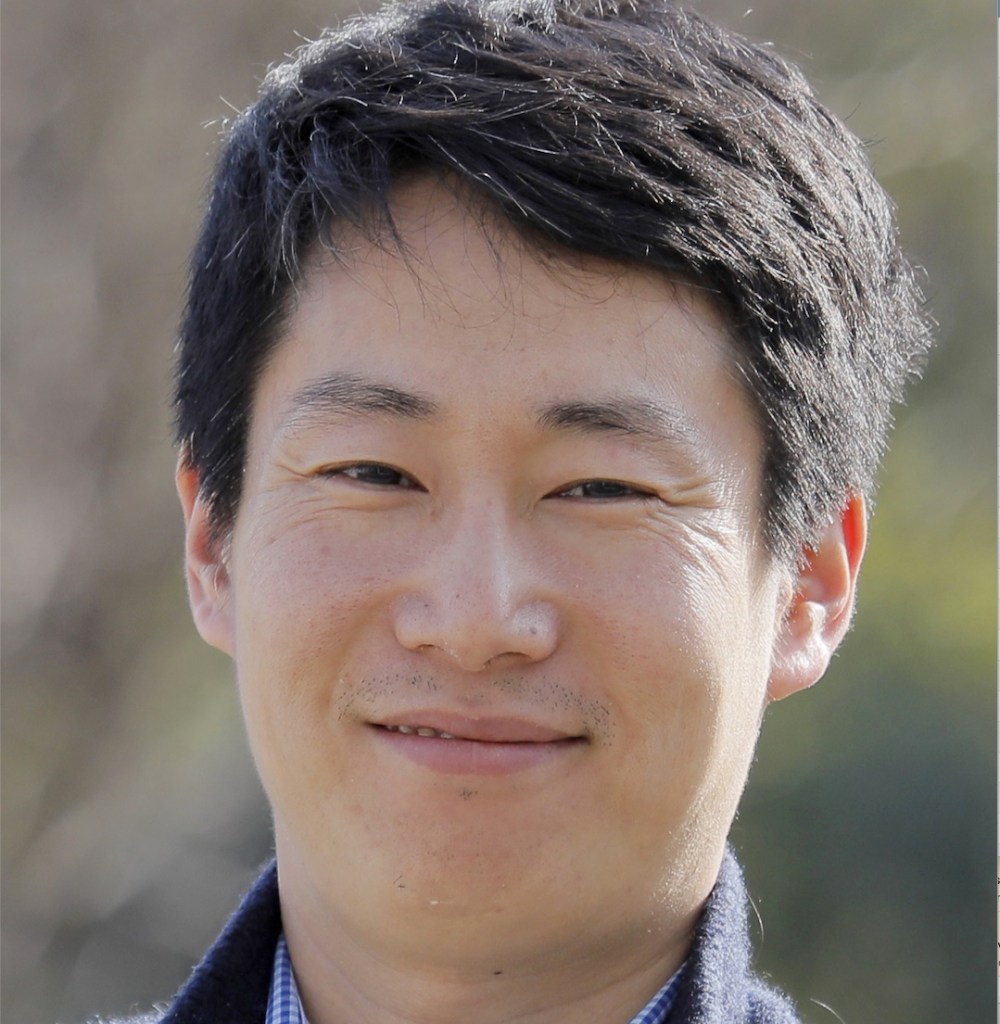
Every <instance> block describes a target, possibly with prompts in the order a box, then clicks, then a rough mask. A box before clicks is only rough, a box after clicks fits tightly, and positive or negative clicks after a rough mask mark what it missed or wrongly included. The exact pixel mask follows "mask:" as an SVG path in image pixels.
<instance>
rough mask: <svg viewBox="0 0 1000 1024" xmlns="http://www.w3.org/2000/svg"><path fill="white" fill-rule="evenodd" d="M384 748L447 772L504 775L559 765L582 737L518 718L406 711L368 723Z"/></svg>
mask: <svg viewBox="0 0 1000 1024" xmlns="http://www.w3.org/2000/svg"><path fill="white" fill-rule="evenodd" d="M369 724H370V725H371V726H372V727H373V729H374V732H375V734H376V736H377V737H378V739H379V740H380V741H381V742H382V743H383V744H385V745H386V746H387V747H388V749H389V750H390V751H392V752H394V753H395V754H398V755H401V756H403V757H405V758H406V759H407V760H409V761H411V762H414V763H416V764H419V765H421V766H422V767H425V768H429V769H430V770H432V771H436V772H443V773H445V774H449V775H454V774H468V775H505V774H510V773H515V772H521V771H526V770H528V769H530V768H539V767H541V766H543V765H546V764H551V763H553V762H558V761H559V760H561V759H562V758H564V757H565V756H566V755H568V754H569V753H570V752H571V751H573V750H575V749H576V748H578V747H581V746H584V745H586V744H587V743H588V740H587V737H586V736H584V735H578V734H573V733H569V732H565V731H563V730H560V729H556V728H552V727H549V726H547V725H543V724H541V723H538V722H532V721H529V720H524V719H518V718H473V717H470V716H466V715H456V714H452V713H447V712H430V713H408V714H404V715H401V716H398V717H395V716H394V717H392V718H386V719H385V720H383V721H376V722H370V723H369Z"/></svg>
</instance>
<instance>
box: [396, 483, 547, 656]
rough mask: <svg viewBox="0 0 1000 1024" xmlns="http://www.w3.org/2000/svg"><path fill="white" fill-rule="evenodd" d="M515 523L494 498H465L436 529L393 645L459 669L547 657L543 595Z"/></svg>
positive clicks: (406, 603) (525, 545)
mask: <svg viewBox="0 0 1000 1024" xmlns="http://www.w3.org/2000/svg"><path fill="white" fill-rule="evenodd" d="M523 525H524V524H523V523H521V522H519V521H518V520H517V518H516V515H515V514H514V513H513V512H512V511H511V510H510V509H508V508H506V507H505V506H504V504H503V503H502V502H500V501H498V500H492V499H489V498H485V497H481V498H479V499H478V500H474V501H470V502H468V503H466V504H465V505H463V506H462V507H461V508H456V509H454V511H453V512H452V513H451V514H448V515H445V516H442V518H441V520H440V522H439V523H438V524H437V537H436V541H435V543H434V544H433V545H431V546H430V548H429V551H428V553H427V562H426V564H424V565H423V566H422V567H421V568H420V569H419V570H418V572H417V573H416V576H415V578H414V580H413V585H412V588H411V589H410V592H409V593H408V594H406V595H405V596H404V602H403V606H402V608H401V610H400V613H399V615H398V617H397V635H398V637H399V640H400V642H401V643H402V644H403V645H404V646H406V647H408V648H410V649H413V650H421V649H423V650H425V651H436V652H439V653H440V654H442V655H444V656H445V657H447V658H449V659H451V660H452V661H454V662H456V663H457V664H458V665H460V666H461V667H462V668H463V669H465V670H467V671H477V670H479V669H481V668H484V667H486V666H487V665H489V664H490V663H491V662H495V661H496V659H497V658H499V657H500V656H502V655H519V656H521V657H522V659H527V660H539V659H541V658H544V657H547V656H548V654H549V653H551V651H552V649H553V648H554V645H555V631H556V625H557V623H556V617H555V608H554V607H553V606H552V603H551V601H550V600H549V599H548V598H547V597H546V596H545V595H544V593H543V589H544V588H543V586H542V581H541V580H540V579H539V576H538V567H537V565H535V564H534V561H533V559H532V557H531V552H530V550H529V548H528V545H527V544H526V540H525V536H524V529H523Z"/></svg>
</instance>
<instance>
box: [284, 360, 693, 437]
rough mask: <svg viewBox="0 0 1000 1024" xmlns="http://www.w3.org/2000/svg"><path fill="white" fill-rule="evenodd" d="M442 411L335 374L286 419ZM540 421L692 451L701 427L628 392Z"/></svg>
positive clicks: (425, 399) (427, 401) (300, 397)
mask: <svg viewBox="0 0 1000 1024" xmlns="http://www.w3.org/2000/svg"><path fill="white" fill-rule="evenodd" d="M440 411H441V407H440V405H439V404H438V403H437V402H436V401H434V399H432V398H431V397H430V396H428V395H426V394H421V393H419V392H415V391H406V390H403V389H402V388H399V387H396V386H394V385H392V384H388V383H385V382H383V381H377V380H373V379H371V378H368V377H364V376H361V375H358V374H350V373H334V374H329V375H328V376H325V377H319V378H317V379H315V380H311V381H309V382H308V383H307V384H305V385H304V386H303V387H301V388H299V389H298V390H297V391H296V392H295V393H294V394H293V395H292V397H291V399H290V400H289V402H288V406H287V411H286V414H285V417H284V420H285V424H286V426H287V427H288V428H290V429H292V430H296V429H303V428H307V427H309V426H310V425H312V424H314V423H322V422H324V421H327V420H329V419H330V418H331V417H337V416H343V415H345V414H350V413H361V414H375V415H388V416H391V417H398V418H401V419H408V420H421V421H424V420H430V419H433V418H434V417H435V416H437V415H438V413H439V412H440ZM536 423H537V425H538V426H539V427H540V428H541V429H542V430H546V431H565V432H577V433H581V434H605V433H617V434H625V435H628V436H631V437H636V438H639V439H641V440H644V441H649V442H652V443H654V444H658V445H660V444H665V445H669V446H671V447H675V448H676V447H679V448H681V449H682V450H687V451H692V452H693V451H694V450H695V449H696V448H697V442H698V440H699V438H700V434H699V432H698V430H697V429H696V428H695V427H694V426H693V425H692V424H691V423H690V422H689V420H688V419H687V418H686V417H684V416H681V415H679V414H678V413H677V412H676V411H675V410H672V409H668V408H665V407H664V406H661V405H659V404H657V403H656V402H653V401H651V400H647V399H636V398H631V397H626V396H622V397H618V396H609V397H607V398H603V399H601V400H597V401H582V400H581V401H563V402H556V403H553V404H551V405H546V406H544V407H542V408H541V409H540V410H538V411H537V416H536Z"/></svg>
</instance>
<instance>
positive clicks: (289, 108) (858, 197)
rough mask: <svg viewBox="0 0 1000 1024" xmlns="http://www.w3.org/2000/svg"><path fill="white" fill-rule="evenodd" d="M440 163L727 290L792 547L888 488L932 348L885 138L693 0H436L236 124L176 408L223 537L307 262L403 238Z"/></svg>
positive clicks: (512, 209) (588, 238)
mask: <svg viewBox="0 0 1000 1024" xmlns="http://www.w3.org/2000/svg"><path fill="white" fill-rule="evenodd" d="M418 170H431V171H434V170H437V171H443V172H449V173H450V174H452V175H454V176H457V177H458V179H459V180H460V181H462V182H464V183H465V184H466V185H467V186H468V187H470V188H472V189H474V190H475V192H476V193H477V194H479V195H481V196H484V197H486V198H488V199H489V200H491V201H492V202H493V203H494V204H495V205H496V206H498V207H499V208H500V209H501V210H502V211H503V213H504V214H505V215H506V216H507V218H509V219H510V221H512V222H513V223H514V224H515V225H519V226H520V227H522V228H523V229H525V230H527V231H528V232H529V233H531V234H534V235H536V236H539V237H544V238H547V239H549V240H551V242H554V243H557V244H558V245H560V246H563V247H569V248H570V249H573V250H578V251H582V252H586V253H592V254H597V255H600V256H603V257H608V258H611V259H615V260H619V261H624V262H633V261H638V262H640V263H643V264H652V265H654V266H657V267H662V268H663V269H664V270H665V271H666V272H667V273H670V274H675V275H676V274H680V275H682V276H683V277H685V278H686V279H688V280H691V279H693V280H694V281H696V282H697V283H698V284H699V285H700V286H702V287H705V288H707V289H709V290H710V291H711V292H712V293H713V297H714V299H715V301H716V302H717V304H718V306H719V308H720V310H721V311H722V312H723V314H724V315H725V316H726V318H727V320H728V323H729V325H730V326H731V329H732V335H733V339H734V346H735V350H736V355H737V363H738V366H739V368H740V371H741V372H742V374H743V375H744V377H745V380H746V385H747V387H748V389H749V391H750V393H751V394H752V395H753V397H754V399H755V401H756V404H757V406H758V409H759V412H760V418H761V423H762V427H763V431H764V436H765V468H764V480H765V489H766V492H765V494H764V514H765V532H766V539H767V542H768V545H769V547H770V549H771V550H772V551H773V552H774V553H775V554H776V555H778V556H780V557H785V558H791V559H796V558H798V557H799V556H800V555H801V549H802V546H803V544H808V543H810V542H811V541H813V540H814V539H815V538H816V536H817V534H818V531H819V530H820V529H821V528H822V527H823V525H824V524H825V523H826V522H828V521H829V520H830V519H831V517H832V516H834V515H835V514H836V513H837V512H838V511H839V509H840V508H841V507H842V506H843V504H844V503H845V502H846V500H847V498H848V496H849V494H850V493H851V492H855V491H856V492H860V493H862V494H864V495H866V496H869V497H870V496H871V492H872V489H873V484H874V476H875V471H876V467H877V463H878V459H879V456H880V455H881V453H882V450H883V448H884V444H885V437H886V433H887V431H888V428H889V425H890V420H891V406H892V403H893V402H894V401H896V400H898V399H899V398H900V397H901V395H902V390H903V386H904V384H905V382H906V379H907V378H908V377H909V376H911V375H913V374H915V373H916V372H917V370H918V368H919V365H920V363H921V361H922V357H923V355H924V353H925V351H926V349H927V347H928V345H929V337H930V335H929V330H928V327H927V322H926V320H925V318H924V317H923V315H922V313H921V299H920V294H919V290H918V289H917V287H916V285H915V283H914V275H913V271H912V269H911V267H910V265H909V264H908V263H907V261H906V260H905V258H904V257H903V255H902V254H901V252H900V249H899V247H898V243H897V240H896V234H895V227H894V223H893V211H892V206H891V203H890V201H889V200H888V198H887V197H886V195H885V193H884V192H883V190H882V189H881V188H880V186H879V185H878V183H877V182H876V181H875V179H874V178H873V176H872V173H871V170H870V167H869V164H868V161H867V158H866V155H865V153H864V149H863V146H862V144H861V143H860V142H859V140H858V139H857V138H855V137H854V136H853V135H852V134H851V133H850V132H848V131H847V129H846V128H845V127H844V126H843V125H842V124H841V123H840V122H839V121H838V120H837V119H836V118H835V117H834V116H833V115H832V114H830V113H829V112H828V111H827V110H826V109H824V108H823V107H822V106H821V105H819V103H818V102H817V101H816V100H815V98H814V97H813V95H812V92H811V90H810V88H809V86H808V84H807V83H806V81H805V80H804V78H803V77H802V75H801V73H800V72H799V71H798V70H797V69H796V68H795V67H793V66H791V65H789V64H788V63H786V62H785V61H784V60H782V59H781V58H780V57H778V56H776V55H775V54H774V53H773V52H772V50H771V49H770V48H769V47H767V46H762V45H756V44H752V43H749V42H747V41H746V40H744V39H742V38H741V37H739V36H736V35H734V34H732V33H731V32H729V31H727V30H725V29H722V28H720V27H717V26H715V25H713V24H711V23H709V22H707V21H705V20H704V19H703V18H701V17H699V16H698V15H695V14H693V13H691V12H688V11H684V10H682V9H679V8H678V7H676V6H675V5H674V4H672V3H670V2H669V0H617V2H616V0H431V2H416V3H403V4H400V5H398V6H393V7H390V8H387V9H386V10H384V11H383V12H382V13H379V14H376V15H372V16H367V17H363V18H359V19H357V20H354V21H352V22H349V23H348V24H347V25H346V26H345V27H344V28H343V29H342V30H340V31H336V32H329V33H326V34H324V35H323V36H322V37H321V38H320V39H319V40H318V41H316V42H314V43H310V44H308V45H306V46H304V47H302V48H301V49H300V50H298V51H297V52H296V53H295V54H294V55H293V57H292V59H291V61H290V62H289V63H287V64H284V65H282V66H280V67H277V68H275V69H273V70H272V71H271V72H270V73H269V74H268V75H267V77H266V79H265V80H264V83H263V85H262V87H261V90H260V95H259V98H258V100H257V102H256V103H254V104H253V105H252V106H251V107H249V108H248V109H247V110H246V111H244V112H243V113H242V114H241V115H240V116H239V117H238V118H237V119H236V120H235V121H234V122H233V124H232V125H231V128H230V130H229V133H228V138H227V141H226V144H225V148H224V150H223V152H222V154H221V159H220V161H219V164H218V168H217V171H216V175H215V180H214V188H213V191H212V195H211V200H210V205H209V208H208V212H207V215H206V217H205V221H204V225H203V228H202V233H201V237H200V240H199V242H198V245H197V247H196V249H195V252H194V256H193V262H192V270H191V279H190V288H189V295H188V306H187V311H186V315H185V318H184V322H183V326H182V331H181V344H180V360H179V368H178V384H177V399H176V405H177V423H178V436H179V439H180V442H181V445H182V450H183V452H184V457H185V458H186V459H187V460H188V462H189V464H190V465H192V466H194V467H195V468H197V470H198V471H199V474H200V482H201V488H202V494H203V495H204V496H205V498H206V499H207V500H208V501H209V503H210V507H211V509H212V517H213V523H214V525H215V526H216V527H218V528H219V529H220V530H222V529H224V528H225V527H226V526H227V525H228V524H230V523H231V521H232V518H233V516H234V515H235V512H236V508H237V505H238V501H239V497H240V487H241V479H242V470H243V462H244V458H245V447H246V435H247V424H248V419H249V404H250V401H251V397H252V389H253V385H254V383H255V380H256V377H257V375H258V373H259V372H260V368H261V366H262V363H263V360H264V359H265V357H266V356H267V353H268V352H269V351H270V348H271V346H273V345H274V344H275V342H276V341H277V340H278V339H279V338H280V335H281V328H282V322H283V319H284V316H285V313H286V312H287V307H288V305H289V301H290V300H289V296H290V294H291V292H292V291H293V288H292V286H293V285H294V283H295V282H296V281H297V280H298V279H299V278H300V276H301V275H302V273H303V270H304V265H305V263H307V262H308V261H307V256H308V254H309V252H310V251H312V250H313V249H314V248H315V246H316V244H317V243H318V242H319V243H322V244H325V245H328V246H331V247H333V246H334V242H333V237H332V234H331V232H332V230H333V228H334V227H335V226H336V227H337V228H338V229H339V227H340V226H341V225H345V224H348V225H351V226H353V227H357V228H360V229H361V230H363V231H365V232H367V233H368V235H369V237H372V235H373V233H374V232H375V231H376V230H377V228H376V227H375V225H376V223H380V224H382V225H383V226H384V225H385V224H390V225H391V220H388V219H387V215H388V213H389V203H390V190H391V189H392V187H393V184H394V183H395V182H397V181H398V180H399V178H400V176H401V175H406V174H408V173H410V172H413V171H418ZM373 213H374V214H376V215H377V216H373Z"/></svg>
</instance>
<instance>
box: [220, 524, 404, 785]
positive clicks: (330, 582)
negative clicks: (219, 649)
mask: <svg viewBox="0 0 1000 1024" xmlns="http://www.w3.org/2000/svg"><path fill="white" fill-rule="evenodd" d="M279 520H280V521H279ZM272 523H273V528H271V524H272ZM235 543H237V544H239V545H240V546H239V548H238V550H237V551H236V552H235V556H236V557H235V558H234V564H236V565H237V566H238V567H239V570H240V571H239V573H238V574H237V575H235V577H234V590H233V594H234V613H235V620H236V650H235V655H236V667H237V677H238V682H239V688H240V696H241V701H242V703H243V709H244V715H245V718H246V722H247V730H248V733H249V736H250V742H251V746H252V748H253V751H254V756H255V758H256V760H257V764H258V768H259V770H260V774H261V777H262V779H263V780H264V785H265V788H267V789H268V791H269V795H270V796H271V797H272V802H275V797H274V794H272V793H271V788H272V787H273V786H274V785H275V784H276V780H280V779H283V778H285V777H286V776H291V775H294V777H295V778H296V779H297V780H298V782H297V785H299V786H301V787H304V788H305V789H306V791H308V790H309V789H310V788H311V787H314V786H317V785H320V784H321V785H322V786H323V787H324V788H325V787H326V786H328V785H329V784H330V781H331V780H330V778H329V775H330V771H331V767H333V768H334V769H336V767H337V763H338V762H337V757H336V752H335V751H331V735H332V734H333V733H334V731H335V730H336V723H337V721H338V719H339V717H340V716H341V714H342V709H341V707H340V700H339V698H340V697H341V695H342V692H343V689H344V682H343V679H344V674H345V672H347V671H349V670H350V668H351V665H352V664H354V663H360V662H363V660H364V659H367V660H368V661H370V660H371V659H372V657H377V656H378V652H379V651H381V650H384V644H385V637H386V636H387V635H388V634H387V632H386V630H387V627H386V626H385V622H384V615H385V610H384V601H383V600H381V599H380V597H379V595H380V594H382V593H383V592H384V589H385V586H386V581H387V573H386V571H385V568H384V567H385V566H386V565H389V564H392V558H393V554H394V553H393V552H392V551H375V550H373V549H372V545H371V544H370V543H366V544H359V543H358V542H357V538H356V537H351V536H345V534H344V531H340V530H337V529H333V528H332V527H331V524H330V522H329V521H328V520H324V519H323V518H322V517H320V516H318V515H317V516H311V515H309V514H304V513H302V512H300V513H298V514H289V513H287V512H286V513H284V514H283V515H281V516H277V515H276V516H274V517H273V518H270V519H269V518H268V517H260V518H258V519H257V521H256V522H255V523H254V526H253V528H252V529H246V530H245V531H244V532H243V533H242V534H237V536H236V538H235ZM291 765H294V766H295V770H294V773H292V772H289V770H288V768H289V766H291ZM323 773H325V774H323ZM321 775H322V777H320V776H321ZM337 777H338V776H336V775H335V779H334V781H336V778H337ZM278 802H280V801H278Z"/></svg>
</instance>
